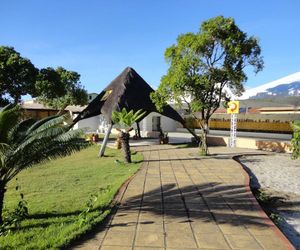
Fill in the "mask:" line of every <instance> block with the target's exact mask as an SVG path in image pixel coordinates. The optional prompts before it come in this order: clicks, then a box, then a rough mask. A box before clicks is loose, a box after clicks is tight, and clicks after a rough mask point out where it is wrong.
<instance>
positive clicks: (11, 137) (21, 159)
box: [0, 105, 89, 225]
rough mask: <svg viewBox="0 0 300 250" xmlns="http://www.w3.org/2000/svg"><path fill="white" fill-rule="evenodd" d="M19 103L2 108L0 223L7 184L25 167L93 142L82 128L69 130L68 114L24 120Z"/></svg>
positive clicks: (0, 129)
mask: <svg viewBox="0 0 300 250" xmlns="http://www.w3.org/2000/svg"><path fill="white" fill-rule="evenodd" d="M21 115H22V114H21V112H20V107H19V106H13V105H8V106H6V107H4V108H3V109H2V110H1V111H0V225H1V224H2V222H3V220H2V209H3V201H4V195H5V191H6V186H7V183H8V182H9V181H11V180H12V179H13V178H14V177H15V176H16V175H17V174H19V173H20V172H21V171H22V170H24V169H26V168H28V167H32V166H33V165H34V164H37V163H39V162H43V161H46V160H50V159H54V158H57V157H62V156H65V155H69V154H71V153H72V152H75V151H78V150H80V149H82V148H84V147H86V146H88V145H89V144H88V143H87V142H86V141H85V140H83V139H82V138H80V135H81V132H80V131H78V130H69V126H68V125H65V124H64V121H65V117H64V116H53V117H47V118H45V119H43V120H40V121H38V122H35V121H34V120H32V119H29V120H23V121H22V120H21Z"/></svg>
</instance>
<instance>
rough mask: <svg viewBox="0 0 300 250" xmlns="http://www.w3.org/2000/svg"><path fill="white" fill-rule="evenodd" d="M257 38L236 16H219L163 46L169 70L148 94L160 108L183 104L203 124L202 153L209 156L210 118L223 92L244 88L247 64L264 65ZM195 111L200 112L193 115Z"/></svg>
mask: <svg viewBox="0 0 300 250" xmlns="http://www.w3.org/2000/svg"><path fill="white" fill-rule="evenodd" d="M260 54H261V49H260V46H259V43H258V40H257V39H256V38H254V37H252V36H251V37H248V36H247V34H246V33H245V32H243V31H241V30H240V29H239V27H238V26H237V25H236V24H235V21H234V19H232V18H224V17H223V16H217V17H215V18H211V19H209V20H207V21H205V22H203V23H202V25H201V27H200V30H199V32H197V33H186V34H183V35H179V36H178V38H177V43H176V44H174V45H172V46H171V47H169V48H167V49H166V51H165V59H166V61H167V62H168V63H169V65H170V66H169V69H168V71H167V74H166V75H164V76H163V77H162V79H161V83H160V86H159V87H158V89H157V91H156V92H155V93H153V94H152V95H151V98H152V100H153V101H154V102H155V104H156V106H157V108H158V109H161V108H162V107H163V106H164V105H165V104H166V103H167V101H170V100H173V101H175V102H176V103H177V104H178V105H179V106H181V105H182V104H183V103H185V104H186V105H187V107H188V109H189V112H190V114H192V115H193V116H194V117H195V118H197V119H198V120H199V123H200V126H201V128H202V136H201V137H202V141H201V142H200V143H201V145H202V152H203V153H204V154H207V144H206V134H207V131H208V122H209V119H210V117H211V116H212V114H213V113H214V112H215V111H216V110H217V108H218V107H219V106H220V104H221V102H222V101H223V100H228V99H229V95H228V92H227V91H226V90H231V92H232V93H233V94H235V95H237V96H239V95H241V93H242V92H243V91H244V87H243V83H244V82H245V81H246V80H247V76H246V73H245V68H246V67H247V66H253V67H254V71H255V72H256V73H257V72H259V71H260V70H262V68H263V59H262V57H261V55H260ZM196 113H198V114H200V115H196Z"/></svg>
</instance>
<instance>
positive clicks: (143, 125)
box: [140, 112, 178, 136]
mask: <svg viewBox="0 0 300 250" xmlns="http://www.w3.org/2000/svg"><path fill="white" fill-rule="evenodd" d="M155 116H158V117H160V122H161V123H160V124H161V129H162V131H163V132H171V131H176V129H177V126H178V125H177V124H178V123H177V122H176V121H174V120H172V119H170V118H168V117H166V116H162V115H161V114H158V113H155V112H152V113H150V114H149V115H148V116H147V117H145V118H144V119H143V120H142V121H141V122H140V129H141V133H143V136H147V135H146V134H145V133H147V132H153V129H152V123H153V122H152V119H153V117H155Z"/></svg>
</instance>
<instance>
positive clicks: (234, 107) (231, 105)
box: [227, 101, 240, 114]
mask: <svg viewBox="0 0 300 250" xmlns="http://www.w3.org/2000/svg"><path fill="white" fill-rule="evenodd" d="M239 110H240V102H239V101H230V102H228V108H227V114H238V113H239Z"/></svg>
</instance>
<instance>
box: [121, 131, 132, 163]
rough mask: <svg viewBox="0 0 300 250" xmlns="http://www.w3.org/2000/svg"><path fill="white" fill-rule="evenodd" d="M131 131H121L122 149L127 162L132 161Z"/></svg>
mask: <svg viewBox="0 0 300 250" xmlns="http://www.w3.org/2000/svg"><path fill="white" fill-rule="evenodd" d="M129 136H130V135H129V133H126V132H123V131H122V132H121V136H120V138H121V141H122V149H123V151H124V156H125V161H126V162H127V163H131V153H130V145H129Z"/></svg>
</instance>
